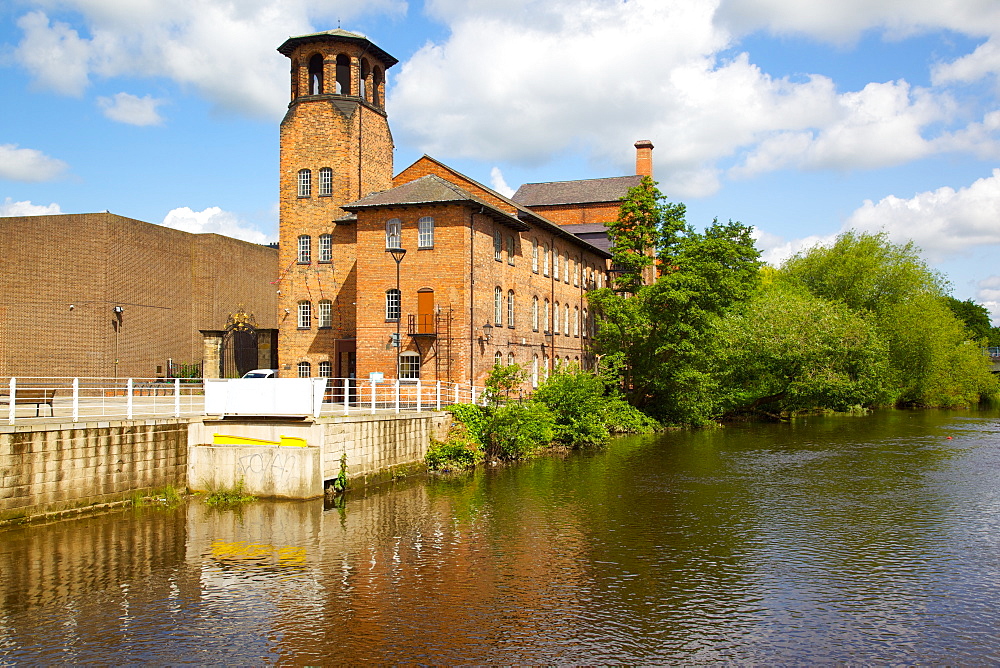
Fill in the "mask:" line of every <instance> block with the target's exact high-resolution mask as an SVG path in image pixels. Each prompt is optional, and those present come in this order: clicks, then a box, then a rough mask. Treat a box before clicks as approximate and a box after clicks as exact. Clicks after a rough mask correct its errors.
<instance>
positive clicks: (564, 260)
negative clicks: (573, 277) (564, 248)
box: [563, 253, 569, 285]
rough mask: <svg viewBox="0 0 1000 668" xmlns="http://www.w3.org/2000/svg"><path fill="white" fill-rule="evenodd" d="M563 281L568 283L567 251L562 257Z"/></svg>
mask: <svg viewBox="0 0 1000 668" xmlns="http://www.w3.org/2000/svg"><path fill="white" fill-rule="evenodd" d="M563 270H564V271H563V282H564V283H566V285H569V253H566V257H564V258H563Z"/></svg>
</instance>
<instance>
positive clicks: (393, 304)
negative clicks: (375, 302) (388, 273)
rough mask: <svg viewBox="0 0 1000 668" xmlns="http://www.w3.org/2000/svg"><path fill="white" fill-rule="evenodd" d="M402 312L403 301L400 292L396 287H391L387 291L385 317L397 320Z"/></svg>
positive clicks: (393, 320)
mask: <svg viewBox="0 0 1000 668" xmlns="http://www.w3.org/2000/svg"><path fill="white" fill-rule="evenodd" d="M401 313H402V301H401V299H400V292H399V290H397V289H396V288H389V289H388V290H386V291H385V319H386V320H390V321H392V322H396V321H397V320H399V318H400V314H401ZM393 314H395V315H393Z"/></svg>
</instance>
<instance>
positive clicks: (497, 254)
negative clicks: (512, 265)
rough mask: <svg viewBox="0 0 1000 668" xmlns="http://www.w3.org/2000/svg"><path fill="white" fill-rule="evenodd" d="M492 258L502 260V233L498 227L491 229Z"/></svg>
mask: <svg viewBox="0 0 1000 668" xmlns="http://www.w3.org/2000/svg"><path fill="white" fill-rule="evenodd" d="M493 259H494V260H496V261H497V262H503V234H501V233H500V230H499V229H496V230H493Z"/></svg>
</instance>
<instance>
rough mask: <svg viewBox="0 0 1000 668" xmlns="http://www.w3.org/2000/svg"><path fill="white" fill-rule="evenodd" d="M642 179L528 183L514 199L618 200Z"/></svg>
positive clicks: (540, 202) (530, 202)
mask: <svg viewBox="0 0 1000 668" xmlns="http://www.w3.org/2000/svg"><path fill="white" fill-rule="evenodd" d="M640 181H642V177H641V176H638V175H636V176H612V177H609V178H606V179H582V180H580V181H552V182H549V183H525V184H524V185H523V186H521V187H520V188H518V189H517V192H516V193H514V197H512V198H511V199H513V200H514V201H515V202H517V203H518V204H522V205H524V206H547V205H553V204H591V203H595V202H617V201H618V200H620V199H621V198H622V197H625V194H626V193H627V192H628V189H629V188H633V187H635V186H637V185H639V182H640Z"/></svg>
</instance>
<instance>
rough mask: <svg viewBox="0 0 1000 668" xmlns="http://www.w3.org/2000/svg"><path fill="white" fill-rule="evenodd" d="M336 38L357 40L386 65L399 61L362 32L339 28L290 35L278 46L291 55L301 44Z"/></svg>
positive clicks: (286, 54) (350, 40) (285, 53)
mask: <svg viewBox="0 0 1000 668" xmlns="http://www.w3.org/2000/svg"><path fill="white" fill-rule="evenodd" d="M336 40H346V41H348V42H355V43H357V44H360V45H362V46H364V47H365V48H366V50H367V51H369V52H371V53H373V54H374V55H375V56H376V57H377V58H378V59H379V60H381V61H382V62H383V63H385V66H386V67H392V66H393V65H395V64H396V63H398V62H399V61H398V60H396V59H395V58H393V57H392V56H390V55H389V54H388V53H386V52H385V51H383V50H382V49H380V48H379V47H378V46H376V45H375V44H373V43H372V42H371V41H370V40H369V39H368V38H367V37H365V36H364V35H362V34H361V33H356V32H350V31H348V30H343V29H341V28H337V29H336V30H325V31H323V32H314V33H310V34H308V35H299V36H297V37H289V38H288V39H286V40H285V42H284V44H282V45H281V46H279V47H278V52H279V53H281V54H283V55H285V56H288V57H291V55H292V51H294V50H295V49H296V48H297V47H298V46H299V45H300V44H308V43H309V42H326V41H336Z"/></svg>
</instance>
